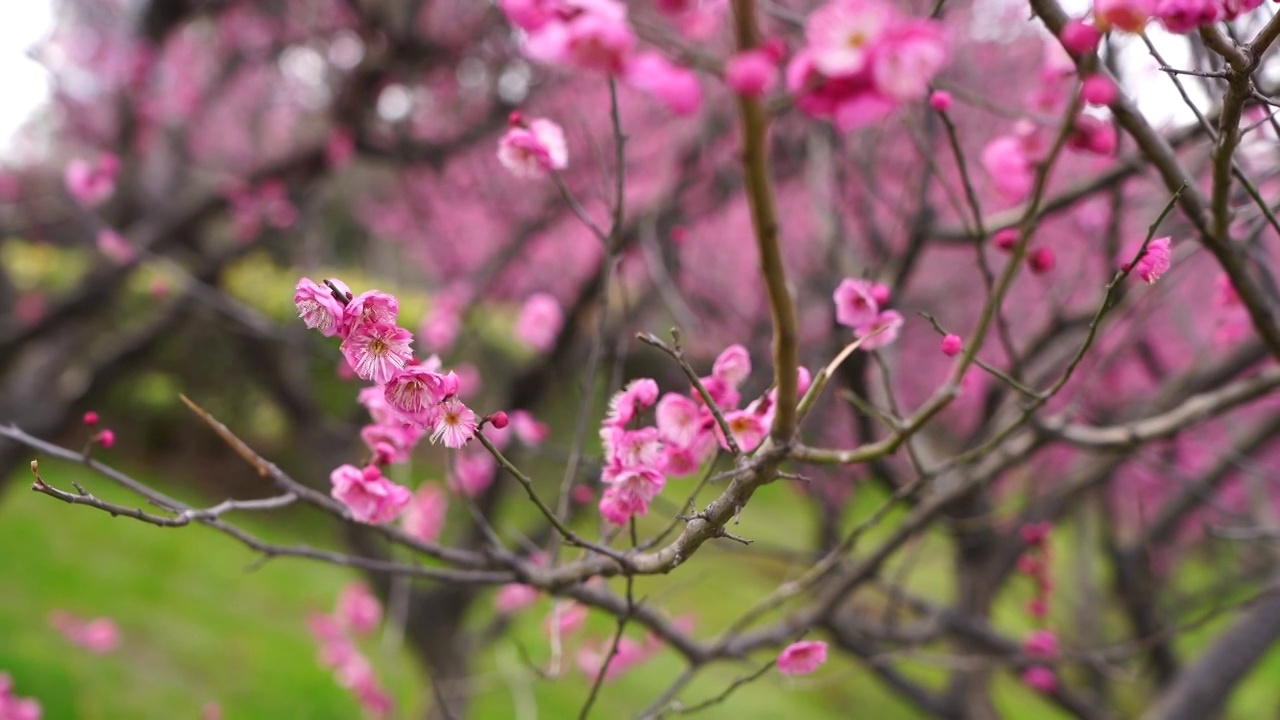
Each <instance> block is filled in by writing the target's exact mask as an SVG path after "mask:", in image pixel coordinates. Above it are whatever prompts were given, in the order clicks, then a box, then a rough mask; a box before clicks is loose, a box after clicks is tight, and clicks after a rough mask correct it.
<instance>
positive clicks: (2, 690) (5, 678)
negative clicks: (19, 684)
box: [0, 672, 41, 720]
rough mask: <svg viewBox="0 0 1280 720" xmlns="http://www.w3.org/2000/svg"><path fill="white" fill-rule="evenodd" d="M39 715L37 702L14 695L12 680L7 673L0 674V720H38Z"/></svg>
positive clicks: (39, 709)
mask: <svg viewBox="0 0 1280 720" xmlns="http://www.w3.org/2000/svg"><path fill="white" fill-rule="evenodd" d="M40 715H41V708H40V703H39V701H37V700H35V699H34V698H20V697H18V696H16V695H14V694H13V680H12V679H11V678H10V677H9V674H8V673H2V672H0V719H3V720H40Z"/></svg>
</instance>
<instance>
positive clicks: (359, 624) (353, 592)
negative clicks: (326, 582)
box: [333, 582, 382, 635]
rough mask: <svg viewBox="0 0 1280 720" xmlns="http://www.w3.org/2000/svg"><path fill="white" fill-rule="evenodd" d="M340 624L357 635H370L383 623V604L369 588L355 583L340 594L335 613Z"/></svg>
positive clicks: (343, 589) (360, 583)
mask: <svg viewBox="0 0 1280 720" xmlns="http://www.w3.org/2000/svg"><path fill="white" fill-rule="evenodd" d="M333 615H334V619H336V620H337V621H338V624H340V625H342V626H343V627H345V628H348V629H350V630H351V631H352V632H354V633H355V634H357V635H368V634H369V633H371V632H373V631H374V630H376V629H378V623H380V622H382V603H380V602H378V598H376V597H374V595H373V593H371V592H369V586H368V585H365V584H364V583H362V582H354V583H351V584H349V585H347V586H346V587H344V588H342V591H341V592H340V593H338V605H337V607H336V608H335V609H334V611H333Z"/></svg>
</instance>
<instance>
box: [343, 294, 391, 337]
mask: <svg viewBox="0 0 1280 720" xmlns="http://www.w3.org/2000/svg"><path fill="white" fill-rule="evenodd" d="M331 282H332V281H331ZM339 287H341V286H339ZM399 315H400V301H399V300H397V299H396V298H395V296H394V295H391V294H389V293H384V292H382V291H381V290H370V291H368V292H362V293H360V294H359V295H356V296H355V297H353V298H351V299H350V301H349V302H347V304H346V307H344V308H343V310H342V325H343V328H344V329H343V331H341V332H340V333H339V334H340V335H342V336H343V337H346V336H347V334H349V333H350V332H351V331H352V330H353V329H355V327H356V326H357V325H370V324H378V323H381V324H386V325H394V324H395V323H396V319H397V318H398V317H399Z"/></svg>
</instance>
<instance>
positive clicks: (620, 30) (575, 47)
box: [520, 0, 636, 75]
mask: <svg viewBox="0 0 1280 720" xmlns="http://www.w3.org/2000/svg"><path fill="white" fill-rule="evenodd" d="M520 4H523V3H520ZM559 4H560V6H561V12H558V13H556V15H555V17H553V18H550V19H549V20H548V21H546V22H542V23H541V24H538V26H537V27H536V28H535V29H529V28H526V29H528V30H529V33H528V36H527V37H526V39H525V45H524V50H525V54H527V55H528V56H529V57H531V58H533V59H534V60H540V61H542V62H547V63H553V64H557V65H568V66H570V67H575V68H578V69H582V70H595V71H598V72H603V73H606V74H610V75H617V74H620V73H621V72H622V70H623V67H624V66H625V64H626V60H627V58H628V56H629V55H630V54H631V51H632V50H633V49H634V47H635V44H636V38H635V34H634V33H633V32H632V30H631V26H630V25H629V24H628V23H627V6H626V5H625V4H624V3H622V2H619V0H561V2H560V3H559ZM528 18H529V16H527V15H526V16H525V17H524V18H522V19H525V20H526V21H527V19H528ZM534 24H537V23H536V21H535V23H534Z"/></svg>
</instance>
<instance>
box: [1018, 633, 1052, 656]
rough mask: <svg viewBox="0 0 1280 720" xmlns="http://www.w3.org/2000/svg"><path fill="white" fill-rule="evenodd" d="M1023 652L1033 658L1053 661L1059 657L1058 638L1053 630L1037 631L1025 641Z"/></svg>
mask: <svg viewBox="0 0 1280 720" xmlns="http://www.w3.org/2000/svg"><path fill="white" fill-rule="evenodd" d="M1022 651H1023V652H1025V653H1026V654H1028V655H1030V656H1031V657H1035V658H1043V659H1045V660H1052V659H1054V658H1056V657H1058V636H1057V635H1055V634H1054V633H1053V631H1052V630H1035V631H1033V632H1032V633H1031V634H1030V635H1028V636H1027V639H1026V640H1025V641H1023V643H1022Z"/></svg>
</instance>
